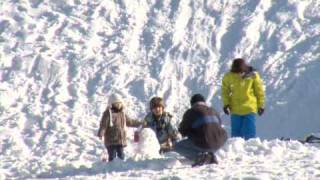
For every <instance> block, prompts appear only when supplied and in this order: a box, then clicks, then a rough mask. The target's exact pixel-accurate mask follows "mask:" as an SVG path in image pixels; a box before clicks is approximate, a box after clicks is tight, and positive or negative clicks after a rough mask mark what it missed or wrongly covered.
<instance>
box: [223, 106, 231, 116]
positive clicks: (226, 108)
mask: <svg viewBox="0 0 320 180" xmlns="http://www.w3.org/2000/svg"><path fill="white" fill-rule="evenodd" d="M223 112H224V113H225V114H226V115H229V114H230V106H229V105H226V106H224V107H223Z"/></svg>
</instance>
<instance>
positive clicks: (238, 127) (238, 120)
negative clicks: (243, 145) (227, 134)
mask: <svg viewBox="0 0 320 180" xmlns="http://www.w3.org/2000/svg"><path fill="white" fill-rule="evenodd" d="M231 136H232V137H241V138H244V139H245V140H248V139H250V138H255V137H256V114H255V113H250V114H246V115H236V114H232V115H231Z"/></svg>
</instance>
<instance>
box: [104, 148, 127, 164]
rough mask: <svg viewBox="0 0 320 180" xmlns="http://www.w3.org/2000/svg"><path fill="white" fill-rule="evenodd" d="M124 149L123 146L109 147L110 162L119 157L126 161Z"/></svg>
mask: <svg viewBox="0 0 320 180" xmlns="http://www.w3.org/2000/svg"><path fill="white" fill-rule="evenodd" d="M123 149H124V147H123V146H122V145H111V146H108V147H107V150H108V155H109V162H110V161H112V160H113V159H114V158H116V157H118V158H120V159H122V160H124V152H123Z"/></svg>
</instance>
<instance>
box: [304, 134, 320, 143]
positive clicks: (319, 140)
mask: <svg viewBox="0 0 320 180" xmlns="http://www.w3.org/2000/svg"><path fill="white" fill-rule="evenodd" d="M305 142H306V143H320V137H317V136H315V135H313V134H311V135H310V136H308V137H307V138H306V140H305Z"/></svg>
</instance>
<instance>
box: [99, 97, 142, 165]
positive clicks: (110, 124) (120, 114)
mask: <svg viewBox="0 0 320 180" xmlns="http://www.w3.org/2000/svg"><path fill="white" fill-rule="evenodd" d="M141 124H142V123H141V122H139V121H136V120H133V119H130V118H129V117H128V116H127V115H126V114H125V112H124V104H123V101H122V99H121V97H120V96H119V95H118V94H113V95H111V96H110V98H109V106H108V107H107V108H106V110H105V112H104V113H103V116H102V119H101V122H100V128H99V131H98V137H99V138H100V139H102V138H103V137H104V144H105V147H106V148H107V150H108V156H109V161H112V160H113V159H114V158H116V157H118V158H120V159H122V160H123V159H124V156H125V155H124V147H125V146H126V144H127V142H126V127H127V126H132V127H138V126H140V125H141Z"/></svg>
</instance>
